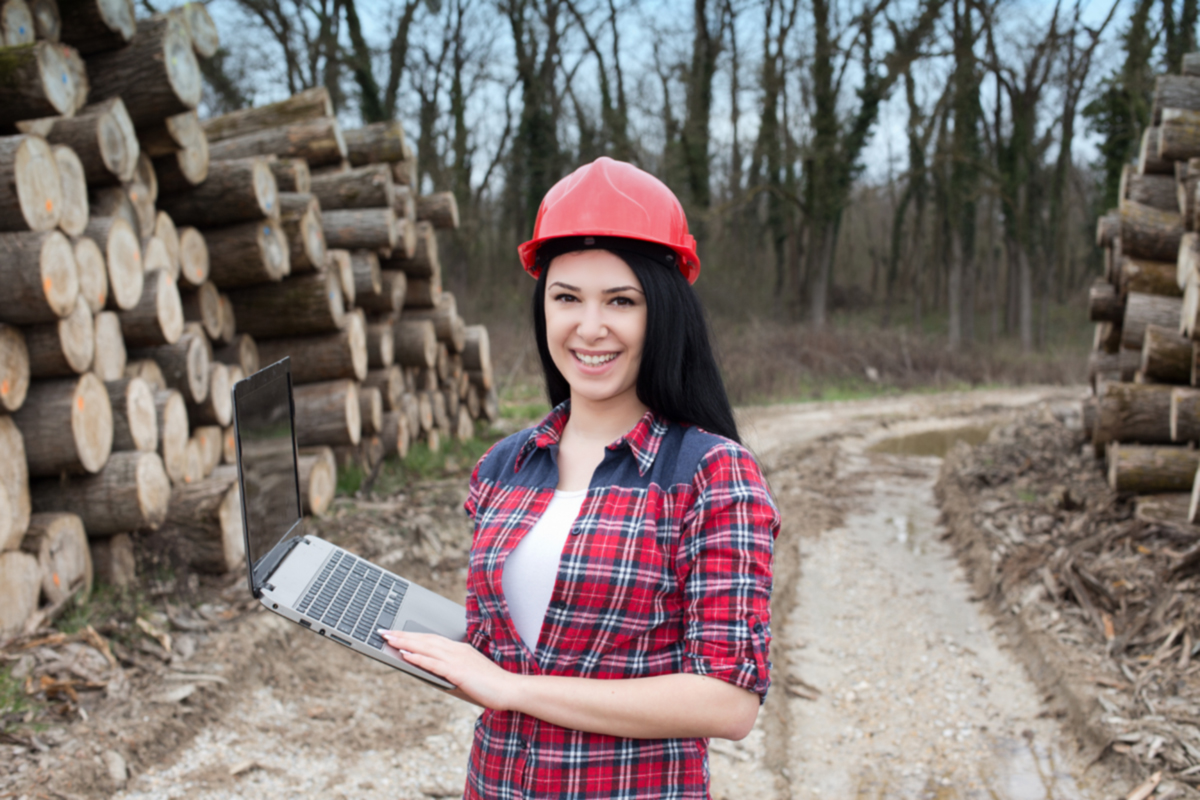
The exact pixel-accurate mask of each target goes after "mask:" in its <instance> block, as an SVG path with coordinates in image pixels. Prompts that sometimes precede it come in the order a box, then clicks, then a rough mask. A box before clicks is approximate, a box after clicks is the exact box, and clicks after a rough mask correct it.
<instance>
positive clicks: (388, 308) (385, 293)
mask: <svg viewBox="0 0 1200 800" xmlns="http://www.w3.org/2000/svg"><path fill="white" fill-rule="evenodd" d="M379 284H380V290H379V293H378V294H368V295H364V296H362V297H356V298H355V301H356V304H357V305H358V307H359V308H361V309H363V310H364V311H367V312H368V313H371V314H382V315H392V314H396V313H398V312H399V311H400V310H401V309H402V308H404V298H405V295H406V294H407V293H408V278H407V276H406V275H405V274H404V273H403V272H400V271H399V270H380V273H379Z"/></svg>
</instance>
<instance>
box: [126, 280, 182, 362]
mask: <svg viewBox="0 0 1200 800" xmlns="http://www.w3.org/2000/svg"><path fill="white" fill-rule="evenodd" d="M117 315H118V316H119V317H120V318H121V334H122V335H123V336H124V337H125V345H126V346H127V347H130V348H134V347H155V346H158V345H163V344H174V343H175V342H178V341H179V337H180V336H182V335H183V303H182V302H181V301H180V299H179V288H178V287H177V286H176V285H175V281H173V280H172V279H171V276H170V275H169V274H167V273H166V272H164V271H162V270H155V271H154V272H151V273H150V274H148V275H147V276H146V282H145V285H144V286H143V288H142V298H141V300H139V301H138V304H137V305H136V306H134V307H133V308H131V309H130V310H128V311H118V312H117Z"/></svg>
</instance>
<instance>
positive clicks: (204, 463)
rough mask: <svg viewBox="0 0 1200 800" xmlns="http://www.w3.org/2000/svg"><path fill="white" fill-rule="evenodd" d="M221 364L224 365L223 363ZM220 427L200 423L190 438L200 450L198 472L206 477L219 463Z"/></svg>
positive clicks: (221, 448)
mask: <svg viewBox="0 0 1200 800" xmlns="http://www.w3.org/2000/svg"><path fill="white" fill-rule="evenodd" d="M221 366H224V365H223V364H222V365H221ZM221 437H222V429H221V427H220V426H219V425H201V426H200V427H198V428H196V432H195V433H194V434H193V435H192V439H193V440H194V441H195V442H196V447H197V448H198V449H199V450H200V465H201V467H200V474H201V476H202V477H203V478H207V477H208V476H209V475H211V474H212V473H213V471H214V470H215V469H216V468H217V467H218V466H220V464H221V454H222V451H223V449H224V446H223V444H222V439H221Z"/></svg>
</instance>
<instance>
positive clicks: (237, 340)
mask: <svg viewBox="0 0 1200 800" xmlns="http://www.w3.org/2000/svg"><path fill="white" fill-rule="evenodd" d="M213 358H214V359H215V360H217V361H219V362H221V363H222V364H225V365H227V366H237V367H239V368H240V369H241V371H242V373H243V377H244V376H245V375H253V374H254V373H256V372H258V365H259V360H258V345H257V344H256V343H255V341H254V337H253V336H251V335H250V334H248V333H239V334H238V335H237V336H235V337H234V339H233V342H232V343H231V344H227V345H224V346H222V347H214V348H213ZM231 383H232V381H231Z"/></svg>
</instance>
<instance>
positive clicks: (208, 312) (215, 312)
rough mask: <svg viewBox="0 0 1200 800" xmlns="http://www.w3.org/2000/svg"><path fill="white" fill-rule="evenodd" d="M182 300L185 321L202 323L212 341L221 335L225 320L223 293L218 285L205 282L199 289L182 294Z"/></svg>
mask: <svg viewBox="0 0 1200 800" xmlns="http://www.w3.org/2000/svg"><path fill="white" fill-rule="evenodd" d="M180 298H181V300H182V301H183V318H184V320H186V321H188V322H198V323H200V325H201V326H203V328H204V332H205V333H206V334H208V338H210V339H216V338H217V337H219V336H220V335H221V327H222V324H223V322H224V320H223V319H222V318H221V293H220V292H219V291H218V290H217V286H216V284H214V283H213V282H212V281H205V282H204V283H203V284H201V285H200V288H199V289H196V290H194V291H190V292H187V291H185V292H181V293H180Z"/></svg>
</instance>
